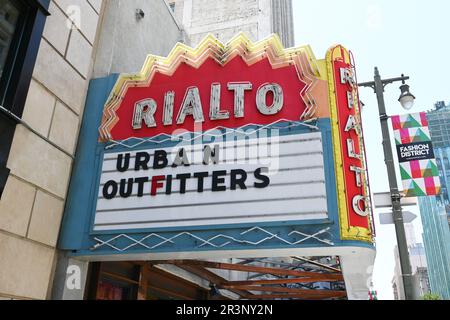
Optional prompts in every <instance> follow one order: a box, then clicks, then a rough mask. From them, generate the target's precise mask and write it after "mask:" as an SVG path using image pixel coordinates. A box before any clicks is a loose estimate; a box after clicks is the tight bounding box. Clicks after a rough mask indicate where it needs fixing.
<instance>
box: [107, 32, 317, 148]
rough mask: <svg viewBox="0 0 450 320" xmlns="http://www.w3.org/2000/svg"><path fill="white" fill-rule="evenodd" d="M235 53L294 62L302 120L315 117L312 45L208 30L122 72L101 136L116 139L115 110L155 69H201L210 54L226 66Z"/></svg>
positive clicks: (276, 63)
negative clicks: (224, 37) (222, 36)
mask: <svg viewBox="0 0 450 320" xmlns="http://www.w3.org/2000/svg"><path fill="white" fill-rule="evenodd" d="M236 56H241V57H242V58H243V59H244V61H245V62H246V64H247V65H248V66H251V65H253V64H255V63H257V62H259V61H261V60H263V59H268V60H269V62H270V64H271V66H272V68H273V69H277V68H283V67H286V66H290V65H294V66H295V68H296V71H297V76H298V78H299V80H300V81H301V82H302V83H304V84H305V85H306V86H305V88H304V89H303V90H302V91H301V92H300V96H301V98H302V100H303V101H304V103H305V105H306V106H307V108H306V110H305V112H304V113H303V114H302V116H301V118H300V119H299V120H301V121H304V120H309V119H312V118H314V115H315V114H316V111H317V107H318V104H317V101H316V99H315V98H314V96H313V94H312V90H313V89H314V87H315V86H316V84H317V82H318V81H319V80H321V78H322V77H321V74H320V68H319V67H318V64H317V60H316V58H315V57H314V54H313V53H312V50H311V48H310V47H309V46H301V47H294V48H287V49H286V48H284V47H283V44H282V42H281V40H280V38H279V37H278V36H277V35H276V34H272V35H270V36H269V37H267V38H265V39H263V40H261V41H258V42H252V41H251V40H250V39H249V38H248V37H247V36H246V35H245V34H244V33H242V32H241V33H239V34H237V35H236V36H235V37H233V38H232V39H231V40H230V41H229V42H227V43H226V44H223V43H222V42H221V41H220V40H218V39H217V38H216V37H214V36H213V35H211V34H208V35H207V36H206V37H205V38H204V39H203V40H202V41H201V42H200V43H199V45H198V46H197V47H196V48H192V47H190V46H187V45H185V44H183V43H177V44H176V45H175V47H174V48H173V49H172V51H171V52H170V53H169V55H168V56H167V57H161V56H156V55H148V56H147V59H146V60H145V63H144V66H143V68H142V70H141V71H140V72H139V73H136V74H121V75H120V76H119V78H118V80H117V82H116V84H115V86H114V88H113V90H112V92H111V94H110V96H109V98H108V100H107V102H106V104H105V107H104V111H103V118H102V124H101V126H100V128H99V132H100V140H101V141H111V140H113V137H112V135H111V131H112V129H113V128H114V126H115V125H116V124H117V122H118V121H119V117H118V116H117V113H116V111H117V110H118V109H119V107H120V103H121V101H122V100H123V98H124V97H125V95H126V93H127V91H128V89H129V88H131V87H146V86H149V85H150V84H151V82H152V80H153V78H154V76H155V74H156V73H161V74H164V75H167V76H171V75H173V74H174V72H175V71H176V70H177V68H178V66H179V65H180V64H182V63H186V64H188V65H190V66H192V67H194V68H196V69H198V68H199V67H200V66H201V65H202V64H203V63H204V62H205V61H206V60H207V59H208V58H213V59H214V60H215V61H216V62H217V63H219V64H220V65H222V66H225V65H226V64H227V63H228V62H229V61H231V60H232V59H233V58H235V57H236Z"/></svg>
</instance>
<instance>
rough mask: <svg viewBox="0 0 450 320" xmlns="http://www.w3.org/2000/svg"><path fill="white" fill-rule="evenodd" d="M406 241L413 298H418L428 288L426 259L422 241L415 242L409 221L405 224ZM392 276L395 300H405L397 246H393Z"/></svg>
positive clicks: (412, 228) (426, 291) (412, 227)
mask: <svg viewBox="0 0 450 320" xmlns="http://www.w3.org/2000/svg"><path fill="white" fill-rule="evenodd" d="M405 233H406V242H407V243H408V252H409V260H410V263H411V270H412V273H413V276H412V278H413V279H412V281H413V299H414V300H420V299H421V298H422V297H423V296H424V295H425V294H426V293H428V292H429V288H428V286H427V285H426V283H427V282H428V275H427V260H426V256H425V248H424V246H423V244H422V243H417V241H416V235H415V231H414V226H413V224H411V223H406V224H405ZM394 261H395V267H394V277H393V279H392V288H393V291H394V299H395V300H405V291H404V288H403V278H402V271H401V267H400V257H399V253H398V247H397V246H395V248H394Z"/></svg>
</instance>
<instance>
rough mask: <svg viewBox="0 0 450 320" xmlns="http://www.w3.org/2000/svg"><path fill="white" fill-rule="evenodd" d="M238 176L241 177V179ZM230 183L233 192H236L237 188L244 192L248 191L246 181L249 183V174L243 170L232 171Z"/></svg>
mask: <svg viewBox="0 0 450 320" xmlns="http://www.w3.org/2000/svg"><path fill="white" fill-rule="evenodd" d="M237 176H240V177H239V179H238V178H237ZM230 181H231V182H230V189H231V190H236V189H237V186H239V188H241V189H242V190H246V189H247V186H246V185H245V181H247V172H245V170H242V169H236V170H231V176H230Z"/></svg>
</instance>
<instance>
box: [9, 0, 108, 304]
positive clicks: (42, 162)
mask: <svg viewBox="0 0 450 320" xmlns="http://www.w3.org/2000/svg"><path fill="white" fill-rule="evenodd" d="M103 2H104V1H103V0H52V1H51V3H50V7H49V12H50V13H51V16H49V17H48V18H47V21H46V24H45V29H44V32H43V36H42V40H41V44H40V48H39V54H38V57H37V61H36V65H35V69H34V72H33V79H32V82H31V85H30V89H29V93H28V96H27V101H26V105H25V109H24V114H23V120H24V122H26V123H27V124H28V125H29V126H30V127H31V128H32V130H34V131H35V132H36V133H37V134H36V133H33V132H32V131H31V130H29V129H28V128H26V127H25V126H23V125H18V126H17V128H16V132H15V136H14V140H13V144H12V147H11V152H10V156H9V159H8V164H7V166H8V168H10V169H11V174H10V176H9V177H8V181H7V184H6V187H5V191H4V194H3V196H2V198H1V200H0V270H1V272H0V298H5V299H46V298H48V297H49V294H50V288H51V282H52V278H53V270H54V266H55V253H56V249H55V247H56V243H57V238H58V233H59V228H60V221H61V218H62V214H63V209H64V201H65V197H66V192H67V187H68V183H69V180H70V173H71V166H72V163H73V157H74V152H75V148H76V141H77V136H78V130H79V128H80V119H81V116H82V113H83V107H84V100H85V97H86V90H87V86H88V83H89V79H90V75H91V70H92V65H93V57H94V52H95V46H96V39H97V29H98V28H97V26H98V25H99V21H100V20H101V15H102V6H103Z"/></svg>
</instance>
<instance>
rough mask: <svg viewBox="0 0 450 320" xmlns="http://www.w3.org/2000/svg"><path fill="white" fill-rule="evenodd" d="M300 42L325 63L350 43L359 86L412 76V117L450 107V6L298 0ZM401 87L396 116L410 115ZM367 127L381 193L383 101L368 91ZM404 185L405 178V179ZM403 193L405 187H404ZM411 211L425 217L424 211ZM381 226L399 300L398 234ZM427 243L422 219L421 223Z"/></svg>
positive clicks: (390, 104)
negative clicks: (376, 78)
mask: <svg viewBox="0 0 450 320" xmlns="http://www.w3.org/2000/svg"><path fill="white" fill-rule="evenodd" d="M292 1H293V5H294V25H295V44H296V45H304V44H309V45H311V47H312V49H313V51H314V53H315V55H316V57H317V58H318V59H321V58H324V57H325V54H326V51H327V49H328V48H329V47H331V46H332V45H333V44H342V45H344V46H345V47H347V48H348V49H349V50H351V51H352V52H353V54H354V56H355V60H356V67H357V73H358V81H359V82H365V81H372V80H373V70H374V67H375V66H378V68H379V69H380V72H381V76H382V77H383V78H391V77H397V76H400V75H401V74H402V73H404V74H405V75H408V76H410V77H411V79H410V80H409V81H408V84H409V85H410V86H411V92H412V93H413V94H414V95H415V96H416V98H417V100H416V104H415V107H414V108H413V109H412V110H411V112H419V111H426V110H429V109H431V108H432V107H433V105H434V103H435V102H436V101H439V100H443V101H446V102H449V101H450V84H449V79H450V37H449V33H450V1H446V0H428V1H419V0H409V1H408V0H395V1H393V0H360V1H356V0H340V1H336V0H317V1H305V0H292ZM398 87H399V84H391V85H388V86H387V87H386V92H385V100H386V107H387V110H388V114H389V115H395V114H404V113H406V111H405V110H403V109H402V108H401V106H400V104H399V103H398V101H397V99H398V97H399V95H400V90H399V88H398ZM360 96H361V100H362V101H363V102H364V104H365V105H366V106H365V107H364V110H363V126H364V132H365V133H366V135H365V140H366V145H367V156H368V166H369V178H370V182H371V188H372V190H373V191H374V192H380V191H388V190H389V186H388V180H387V176H385V175H381V174H380V172H382V173H384V172H386V169H385V165H384V157H383V149H382V145H381V139H382V138H381V129H380V125H379V121H378V120H377V121H375V119H378V110H377V103H376V98H375V95H374V94H373V91H372V90H370V89H361V90H360ZM398 181H399V183H400V179H398ZM400 187H401V186H400ZM410 211H412V212H414V213H416V214H418V215H419V211H418V208H413V209H411V210H410ZM378 213H379V212H376V214H375V215H376V219H375V220H376V222H377V249H378V254H377V260H376V263H375V268H374V284H375V288H376V289H377V290H378V291H379V297H380V299H393V292H392V285H391V280H392V276H393V270H394V254H393V250H394V245H395V242H396V240H395V231H394V227H393V226H380V225H379V223H378V217H377V216H378ZM414 227H415V230H416V237H417V238H418V239H420V237H421V232H422V231H421V222H420V218H419V219H416V220H415V221H414Z"/></svg>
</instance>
